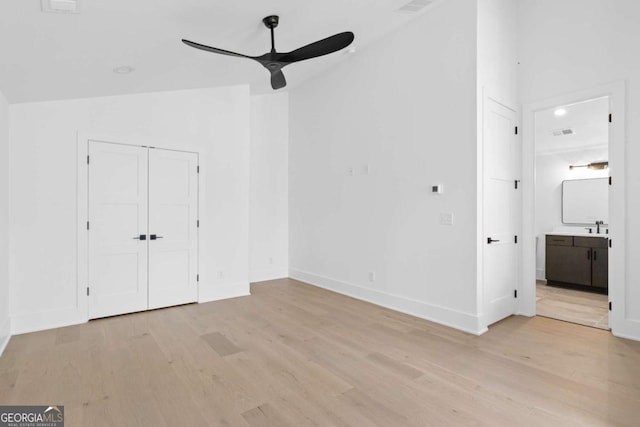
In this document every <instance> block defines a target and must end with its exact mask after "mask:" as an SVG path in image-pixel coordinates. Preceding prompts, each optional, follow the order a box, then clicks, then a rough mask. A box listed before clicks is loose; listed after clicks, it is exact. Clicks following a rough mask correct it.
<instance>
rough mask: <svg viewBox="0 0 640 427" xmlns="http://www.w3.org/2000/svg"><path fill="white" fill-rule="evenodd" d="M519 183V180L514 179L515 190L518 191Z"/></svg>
mask: <svg viewBox="0 0 640 427" xmlns="http://www.w3.org/2000/svg"><path fill="white" fill-rule="evenodd" d="M519 183H520V180H519V179H516V180H515V184H516V190H517V189H518V184H519Z"/></svg>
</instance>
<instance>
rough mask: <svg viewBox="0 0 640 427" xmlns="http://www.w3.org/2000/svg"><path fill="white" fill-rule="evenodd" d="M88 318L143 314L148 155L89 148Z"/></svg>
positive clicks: (123, 149)
mask: <svg viewBox="0 0 640 427" xmlns="http://www.w3.org/2000/svg"><path fill="white" fill-rule="evenodd" d="M89 156H90V165H89V216H88V218H89V242H88V244H89V288H90V293H89V318H90V319H95V318H98V317H105V316H112V315H116V314H122V313H130V312H134V311H140V310H146V309H147V283H148V282H147V242H146V241H145V240H140V235H146V234H147V178H148V175H147V149H146V148H142V147H133V146H127V145H119V144H109V143H103V142H95V141H90V142H89Z"/></svg>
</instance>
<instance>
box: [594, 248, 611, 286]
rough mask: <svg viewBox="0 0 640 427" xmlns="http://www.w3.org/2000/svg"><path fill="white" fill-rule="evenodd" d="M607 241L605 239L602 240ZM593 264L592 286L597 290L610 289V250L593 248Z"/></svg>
mask: <svg viewBox="0 0 640 427" xmlns="http://www.w3.org/2000/svg"><path fill="white" fill-rule="evenodd" d="M602 240H605V239H602ZM591 250H592V251H593V252H592V253H593V255H592V257H593V263H592V264H591V268H592V272H591V285H592V286H595V287H597V288H604V289H608V288H609V248H607V247H604V248H593V249H591Z"/></svg>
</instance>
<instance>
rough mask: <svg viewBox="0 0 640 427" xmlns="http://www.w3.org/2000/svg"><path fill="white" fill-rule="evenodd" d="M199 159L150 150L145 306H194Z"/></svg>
mask: <svg viewBox="0 0 640 427" xmlns="http://www.w3.org/2000/svg"><path fill="white" fill-rule="evenodd" d="M197 166H198V155H197V154H195V153H184V152H178V151H171V150H160V149H150V150H149V234H150V235H153V234H155V235H157V236H158V239H157V240H150V241H149V308H150V309H153V308H159V307H167V306H170V305H177V304H184V303H189V302H195V301H196V300H197V299H198V284H197V278H196V275H197V270H198V264H197V249H198V244H197V242H198V240H197V226H196V224H197V220H198V214H197V212H198V175H197Z"/></svg>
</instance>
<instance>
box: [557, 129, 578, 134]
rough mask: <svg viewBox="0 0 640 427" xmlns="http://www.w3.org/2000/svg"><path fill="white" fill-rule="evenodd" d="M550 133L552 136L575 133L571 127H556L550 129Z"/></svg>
mask: <svg viewBox="0 0 640 427" xmlns="http://www.w3.org/2000/svg"><path fill="white" fill-rule="evenodd" d="M551 133H552V134H553V136H565V135H575V133H576V132H575V131H574V130H573V129H556V130H552V131H551Z"/></svg>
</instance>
